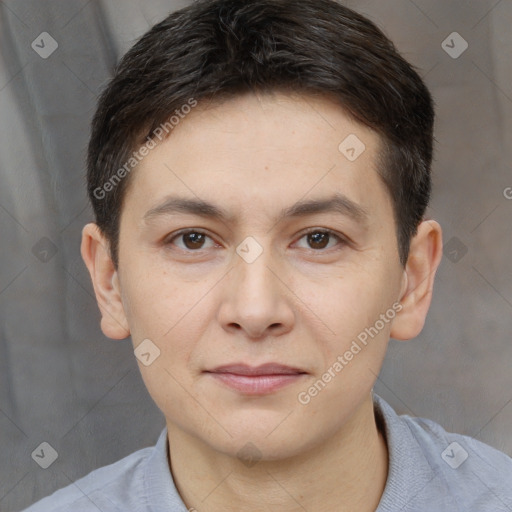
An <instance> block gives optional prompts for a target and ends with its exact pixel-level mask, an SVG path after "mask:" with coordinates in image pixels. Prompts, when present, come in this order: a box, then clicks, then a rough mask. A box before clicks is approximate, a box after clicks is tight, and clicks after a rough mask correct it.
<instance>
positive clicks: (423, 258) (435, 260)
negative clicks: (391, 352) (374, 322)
mask: <svg viewBox="0 0 512 512" xmlns="http://www.w3.org/2000/svg"><path fill="white" fill-rule="evenodd" d="M442 256H443V241H442V230H441V226H440V225H439V224H438V223H437V222H436V221H434V220H425V221H423V222H421V223H420V225H419V226H418V231H417V233H416V235H415V236H414V237H413V239H412V240H411V245H410V250H409V257H408V259H407V264H406V266H405V269H404V276H403V281H402V290H401V298H400V304H401V305H402V309H401V310H400V312H399V314H398V315H397V316H396V317H395V319H394V321H393V325H392V327H391V331H390V336H391V337H392V338H395V339H397V340H410V339H411V338H414V337H416V336H417V335H418V334H419V333H420V332H421V330H422V329H423V326H424V325H425V319H426V317H427V313H428V309H429V307H430V302H431V300H432V291H433V286H434V277H435V274H436V271H437V268H438V266H439V263H440V262H441V258H442Z"/></svg>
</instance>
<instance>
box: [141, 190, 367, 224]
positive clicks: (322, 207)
mask: <svg viewBox="0 0 512 512" xmlns="http://www.w3.org/2000/svg"><path fill="white" fill-rule="evenodd" d="M177 213H184V214H190V215H197V216H199V217H205V218H210V219H214V220H219V221H221V222H225V223H228V222H232V221H233V220H234V218H235V217H234V216H233V215H231V214H230V213H229V212H227V211H226V210H224V209H222V208H221V207H219V206H217V205H215V204H212V203H209V202H207V201H204V200H202V199H192V198H190V199H189V198H184V197H179V196H168V197H167V198H166V199H165V200H164V201H163V202H162V203H161V204H159V205H157V206H155V207H153V208H151V209H150V210H148V211H147V212H146V213H145V214H144V217H143V219H144V221H146V222H150V221H151V220H153V219H155V218H157V217H160V216H167V215H173V214H177ZM318 213H337V214H339V215H344V216H346V217H349V218H351V219H352V220H354V221H356V222H358V223H360V224H365V223H366V222H367V220H368V217H369V213H368V211H367V210H366V209H365V208H363V207H362V206H360V205H359V204H357V203H355V202H354V201H352V200H351V199H349V198H348V197H347V196H345V195H343V194H340V193H335V194H333V195H331V196H329V197H327V198H322V199H310V200H302V201H298V202H297V203H295V204H294V205H292V206H289V207H287V208H284V209H282V210H281V212H280V213H279V215H278V216H277V219H276V223H277V222H279V221H281V220H283V219H285V218H289V217H304V216H306V215H313V214H318Z"/></svg>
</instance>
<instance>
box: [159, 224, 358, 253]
mask: <svg viewBox="0 0 512 512" xmlns="http://www.w3.org/2000/svg"><path fill="white" fill-rule="evenodd" d="M191 233H196V234H200V235H205V236H206V237H208V238H210V239H211V240H213V238H212V237H211V236H210V235H208V233H206V232H205V231H203V230H201V229H193V228H191V229H184V230H182V231H178V232H177V233H176V234H174V235H173V236H172V237H171V238H167V239H166V241H165V245H172V242H173V241H174V240H176V239H177V238H180V237H182V236H184V235H188V234H191ZM313 233H321V234H324V235H329V237H330V238H336V239H337V240H338V245H340V246H341V247H339V248H338V250H339V249H341V248H342V247H343V246H345V245H348V244H349V240H348V239H347V238H345V237H342V236H341V235H339V234H338V233H336V232H335V231H332V230H330V229H325V228H322V229H320V228H313V229H310V230H309V231H306V232H304V233H302V234H301V236H300V237H299V239H298V240H301V239H302V238H304V237H306V236H308V235H310V234H313ZM329 241H330V239H329ZM178 249H179V250H181V251H184V252H188V253H201V252H202V251H204V250H206V249H197V250H193V249H182V248H181V247H179V248H178ZM333 249H334V250H336V249H335V248H334V247H331V248H330V249H311V248H308V249H307V250H309V251H312V252H315V253H321V252H324V253H325V252H330V251H331V250H333Z"/></svg>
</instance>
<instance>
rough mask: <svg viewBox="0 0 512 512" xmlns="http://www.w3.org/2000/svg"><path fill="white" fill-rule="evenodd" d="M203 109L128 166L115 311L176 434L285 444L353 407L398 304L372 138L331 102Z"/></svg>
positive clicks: (391, 238)
mask: <svg viewBox="0 0 512 512" xmlns="http://www.w3.org/2000/svg"><path fill="white" fill-rule="evenodd" d="M200 106H201V105H199V106H198V107H197V108H196V109H194V110H193V111H192V112H191V113H190V114H188V116H187V117H185V118H184V119H183V120H181V121H180V123H179V124H178V125H177V126H175V128H174V129H173V131H172V134H171V136H170V137H169V138H168V139H166V140H165V141H163V142H162V143H160V144H159V145H158V146H157V147H156V148H154V149H153V150H151V151H150V152H149V154H148V155H147V156H146V157H145V158H144V159H143V160H142V161H141V163H140V164H139V166H138V167H137V169H136V170H135V171H133V172H134V175H133V176H132V177H131V178H132V181H131V183H130V187H129V188H128V190H127V193H126V196H125V200H124V203H123V210H122V217H121V224H120V239H119V271H118V275H117V279H118V286H119V289H120V296H121V301H122V315H123V317H124V322H125V323H126V325H127V326H128V327H129V331H130V333H131V337H132V340H133V343H134V346H135V347H138V346H139V345H140V344H141V343H143V340H150V341H144V343H145V345H141V347H145V350H144V353H146V354H150V355H149V356H148V355H146V356H145V357H146V362H149V361H151V360H152V359H153V358H154V357H155V355H157V354H158V351H159V355H158V357H156V359H154V361H152V362H151V364H148V365H147V366H146V365H145V364H142V363H139V366H140V370H141V373H142V377H143V379H144V382H145V384H146V386H147V388H148V390H149V393H150V394H151V396H152V397H153V399H154V400H155V402H156V404H157V405H158V406H159V407H160V409H161V410H162V411H163V413H164V414H165V417H166V419H167V424H168V427H169V429H170V430H178V431H180V432H183V433H185V434H186V435H188V436H191V437H192V438H194V439H196V440H198V441H200V442H202V443H205V444H206V445H208V446H210V447H212V448H214V449H215V450H217V451H219V452H222V453H225V454H231V455H233V456H235V455H236V453H237V452H238V451H239V450H240V448H241V447H243V446H244V445H245V444H246V443H247V442H252V443H253V444H254V445H255V446H257V447H258V449H259V450H260V452H261V453H262V454H263V457H264V458H267V459H272V458H280V457H287V456H291V455H293V454H298V453H301V452H304V451H305V450H307V449H309V448H311V447H313V446H314V445H315V444H316V443H319V442H321V441H322V440H325V439H327V438H329V437H330V436H333V435H334V434H335V433H336V432H339V431H340V430H341V429H343V428H344V426H345V425H347V424H348V423H349V422H350V421H352V419H353V418H354V417H355V415H357V411H358V410H359V407H360V405H361V404H362V403H363V401H365V400H367V398H368V396H369V393H370V390H371V388H372V387H373V384H374V382H375V380H376V375H377V374H378V372H379V370H380V367H381V364H382V361H383V358H384V354H385V350H386V345H387V341H388V339H389V336H390V331H391V329H392V326H393V324H394V322H396V321H397V319H398V318H399V316H400V313H399V312H398V309H399V308H400V307H399V306H397V302H398V301H399V300H400V298H401V291H402V289H403V284H404V269H403V268H402V266H401V265H400V262H399V255H398V248H397V241H396V235H395V223H394V220H393V210H392V202H391V198H390V196H389V194H388V192H387V189H386V188H385V186H384V184H383V182H382V181H381V178H380V177H379V175H378V174H377V171H376V160H377V151H378V144H379V137H378V135H377V134H376V133H374V132H373V131H371V130H370V129H368V128H366V127H365V126H363V125H361V124H359V123H356V122H354V121H353V120H351V119H350V118H349V117H348V116H347V115H346V114H345V113H344V111H343V110H342V109H341V108H340V107H338V106H336V105H335V104H334V103H331V102H330V101H329V100H328V99H326V98H319V97H310V96H285V95H282V94H278V93H274V94H273V95H262V96H261V95H260V96H256V95H253V94H247V95H244V96H239V97H237V98H236V99H232V100H229V101H227V102H224V103H222V104H218V105H216V106H214V107H212V106H210V107H209V108H208V109H206V110H204V109H200ZM348 136H351V139H348V140H349V142H350V141H351V142H352V143H351V144H348V143H345V145H344V144H341V143H342V142H343V141H344V140H345V139H346V138H347V137H348ZM354 137H357V139H359V142H357V139H355V138H354ZM354 141H356V142H354ZM361 143H363V144H364V151H363V152H362V153H361V154H360V155H359V156H357V154H358V152H360V150H361V149H362V148H363V146H362V145H361ZM340 144H341V146H340ZM350 147H354V148H355V151H351V150H350ZM347 148H348V149H347ZM354 156H356V157H357V158H355V159H354ZM177 200H182V202H181V203H178V201H177ZM187 201H188V203H187ZM192 201H195V202H206V203H208V204H209V205H211V207H205V206H204V205H203V207H202V208H198V207H197V204H196V207H195V208H193V205H191V203H190V202H192ZM306 203H307V204H306ZM308 204H309V206H308ZM214 212H216V213H217V214H218V215H213V213H214ZM220 214H222V215H220ZM365 334H366V336H365ZM365 338H366V342H365V343H364V342H363V341H362V340H364V339H365ZM354 343H355V344H354ZM356 347H359V349H358V348H356ZM226 365H227V366H228V367H227V368H226ZM261 365H267V366H265V367H263V368H258V367H260V366H261ZM230 366H231V367H230ZM223 367H224V368H223ZM329 377H330V378H329ZM319 381H321V382H319ZM315 383H316V384H315Z"/></svg>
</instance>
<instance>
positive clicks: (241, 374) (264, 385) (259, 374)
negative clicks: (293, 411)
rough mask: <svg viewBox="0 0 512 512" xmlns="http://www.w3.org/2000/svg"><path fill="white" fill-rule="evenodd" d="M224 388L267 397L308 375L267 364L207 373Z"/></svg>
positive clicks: (218, 368) (240, 364) (229, 366)
mask: <svg viewBox="0 0 512 512" xmlns="http://www.w3.org/2000/svg"><path fill="white" fill-rule="evenodd" d="M204 373H206V374H207V375H209V376H211V377H212V378H213V379H215V380H216V381H217V382H219V383H220V384H222V385H223V386H227V387H228V388H230V389H232V390H235V391H238V392H240V393H242V394H246V395H265V394H269V393H273V392H275V391H277V390H279V389H281V388H283V387H285V386H288V385H290V384H292V383H295V382H298V381H299V380H301V379H302V378H303V377H304V375H307V374H308V373H307V372H306V371H304V370H301V369H299V368H295V367H291V366H287V365H282V364H279V363H267V364H263V365H260V366H249V365H246V364H242V363H237V364H230V365H224V366H219V367H217V368H215V369H213V370H208V371H205V372H204Z"/></svg>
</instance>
